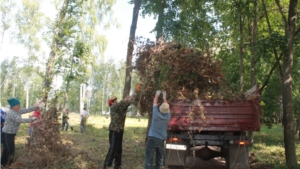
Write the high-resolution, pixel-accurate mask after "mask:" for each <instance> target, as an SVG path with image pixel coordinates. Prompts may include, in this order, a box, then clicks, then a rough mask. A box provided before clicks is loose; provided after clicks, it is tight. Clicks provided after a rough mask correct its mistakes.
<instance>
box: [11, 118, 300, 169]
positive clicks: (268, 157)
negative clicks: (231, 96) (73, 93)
mask: <svg viewBox="0 0 300 169" xmlns="http://www.w3.org/2000/svg"><path fill="white" fill-rule="evenodd" d="M79 120H80V118H79V114H75V113H70V119H69V122H70V124H71V126H73V127H74V131H71V130H70V129H69V131H62V132H61V138H62V140H63V141H64V143H65V144H68V145H71V152H72V156H71V157H69V158H68V159H67V160H66V161H64V163H63V164H60V165H57V166H53V169H81V168H86V169H95V168H102V166H103V161H104V159H105V156H106V153H107V150H108V147H109V143H108V125H109V122H110V118H109V116H100V115H91V117H90V118H89V119H88V122H87V124H88V125H87V130H86V132H85V133H80V130H79ZM147 124H148V120H147V118H146V117H127V119H126V123H125V131H124V140H123V156H122V162H123V165H122V166H123V169H143V163H144V156H145V142H144V140H145V136H146V127H147ZM27 127H28V124H22V125H21V127H20V130H19V132H18V134H17V136H16V159H18V158H19V157H20V156H22V155H24V154H26V152H25V148H24V147H25V143H26V142H27V137H28V136H27ZM254 141H255V144H254V146H253V147H251V148H250V153H253V154H254V160H252V163H251V168H253V169H265V168H270V169H271V168H272V169H274V168H275V169H279V168H280V169H281V168H287V167H285V152H284V144H283V127H282V126H274V127H273V128H271V129H268V127H266V126H262V127H261V131H260V132H255V133H254ZM296 148H297V149H296V153H297V159H298V163H300V161H299V160H300V142H299V141H297V140H296ZM29 158H30V157H29ZM299 168H300V166H299Z"/></svg>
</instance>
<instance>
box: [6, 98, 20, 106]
mask: <svg viewBox="0 0 300 169" xmlns="http://www.w3.org/2000/svg"><path fill="white" fill-rule="evenodd" d="M7 102H8V104H9V105H10V108H12V107H14V106H16V105H19V104H20V101H19V100H18V99H17V98H11V99H8V100H7Z"/></svg>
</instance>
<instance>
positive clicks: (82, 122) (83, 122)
mask: <svg viewBox="0 0 300 169" xmlns="http://www.w3.org/2000/svg"><path fill="white" fill-rule="evenodd" d="M88 117H90V113H89V112H88V111H87V110H86V108H85V107H84V108H83V110H82V111H81V112H80V132H81V133H83V132H85V125H86V121H87V119H88Z"/></svg>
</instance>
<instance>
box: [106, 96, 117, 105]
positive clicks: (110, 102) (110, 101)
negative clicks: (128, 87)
mask: <svg viewBox="0 0 300 169" xmlns="http://www.w3.org/2000/svg"><path fill="white" fill-rule="evenodd" d="M115 100H117V98H116V97H115V98H112V99H109V100H108V102H107V103H108V105H109V106H111V104H112V102H114V101H115Z"/></svg>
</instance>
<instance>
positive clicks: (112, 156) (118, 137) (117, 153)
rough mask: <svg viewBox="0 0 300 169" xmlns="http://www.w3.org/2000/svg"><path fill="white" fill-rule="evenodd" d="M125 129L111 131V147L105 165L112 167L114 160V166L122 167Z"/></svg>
mask: <svg viewBox="0 0 300 169" xmlns="http://www.w3.org/2000/svg"><path fill="white" fill-rule="evenodd" d="M123 133H124V131H123V130H120V132H116V131H113V130H110V131H109V144H110V146H109V149H108V153H107V155H106V158H105V161H104V167H103V168H105V167H106V166H108V167H111V166H112V163H113V161H114V167H115V168H117V167H120V166H121V164H122V142H123Z"/></svg>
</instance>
